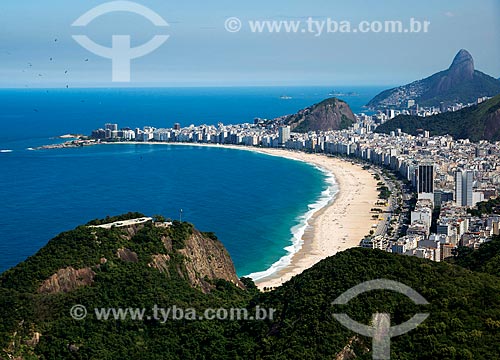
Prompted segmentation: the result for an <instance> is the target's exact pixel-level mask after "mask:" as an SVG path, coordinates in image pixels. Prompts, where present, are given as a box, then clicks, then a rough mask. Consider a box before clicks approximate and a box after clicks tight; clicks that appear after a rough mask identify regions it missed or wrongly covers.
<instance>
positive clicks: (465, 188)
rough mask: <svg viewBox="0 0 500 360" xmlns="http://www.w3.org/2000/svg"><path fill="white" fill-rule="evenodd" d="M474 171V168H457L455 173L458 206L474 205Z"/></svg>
mask: <svg viewBox="0 0 500 360" xmlns="http://www.w3.org/2000/svg"><path fill="white" fill-rule="evenodd" d="M473 182H474V173H473V171H472V170H461V169H459V170H457V172H456V173H455V202H456V203H457V205H458V206H474V199H473V193H472V184H473Z"/></svg>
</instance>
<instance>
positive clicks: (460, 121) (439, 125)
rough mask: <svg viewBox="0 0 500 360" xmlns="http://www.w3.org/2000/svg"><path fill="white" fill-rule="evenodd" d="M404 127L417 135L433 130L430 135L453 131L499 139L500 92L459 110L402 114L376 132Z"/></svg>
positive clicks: (476, 138) (475, 138)
mask: <svg viewBox="0 0 500 360" xmlns="http://www.w3.org/2000/svg"><path fill="white" fill-rule="evenodd" d="M397 129H401V130H402V131H403V132H405V133H408V134H412V135H417V134H418V133H419V132H421V131H423V130H426V131H430V133H431V135H446V134H449V135H452V136H453V137H454V138H456V139H470V140H471V141H479V140H489V141H498V140H500V95H497V96H495V97H494V98H492V99H490V100H488V101H485V102H484V103H482V104H479V105H475V106H471V107H468V108H465V109H462V110H459V111H456V112H446V113H441V114H438V115H434V116H429V117H421V116H404V115H400V116H397V117H396V118H394V119H392V120H389V121H387V122H386V123H385V124H382V125H380V126H379V127H378V128H377V130H376V131H377V132H381V133H387V134H388V133H390V132H391V131H396V130H397Z"/></svg>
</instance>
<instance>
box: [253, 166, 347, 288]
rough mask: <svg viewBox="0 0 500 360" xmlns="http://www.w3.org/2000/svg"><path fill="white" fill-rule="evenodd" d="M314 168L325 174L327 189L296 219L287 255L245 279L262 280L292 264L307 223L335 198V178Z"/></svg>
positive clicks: (336, 187) (299, 247)
mask: <svg viewBox="0 0 500 360" xmlns="http://www.w3.org/2000/svg"><path fill="white" fill-rule="evenodd" d="M315 167H316V168H317V169H319V170H320V171H322V172H323V173H325V174H326V183H327V184H328V187H327V189H326V190H324V191H323V192H322V193H321V197H320V198H319V199H318V200H317V201H316V202H315V203H314V204H309V205H308V209H309V211H307V212H306V213H305V214H303V215H301V216H300V217H299V218H298V219H297V220H299V223H298V224H297V225H295V226H294V227H292V229H291V233H292V244H291V245H290V246H287V247H285V250H286V251H287V254H286V255H285V256H283V257H282V258H281V259H279V260H278V261H276V262H275V263H274V264H272V265H271V266H270V267H269V268H268V269H267V270H265V271H261V272H255V273H251V274H249V275H246V277H249V278H251V279H252V280H254V281H256V280H260V279H264V278H266V277H269V276H271V275H273V274H275V273H276V272H278V271H279V270H281V269H283V268H285V267H287V266H289V265H290V264H291V262H292V257H293V255H294V254H296V253H297V252H298V251H300V249H302V245H303V244H304V240H303V239H302V238H303V236H304V234H305V232H306V229H307V228H308V226H309V225H310V224H309V221H310V220H311V218H312V217H313V215H314V214H315V213H316V212H317V211H319V210H321V209H322V208H324V207H325V206H327V205H328V204H330V202H332V201H334V199H335V196H336V195H337V193H338V186H337V181H336V180H335V176H334V175H333V174H332V173H331V172H329V171H327V170H325V169H323V168H320V167H317V166H315Z"/></svg>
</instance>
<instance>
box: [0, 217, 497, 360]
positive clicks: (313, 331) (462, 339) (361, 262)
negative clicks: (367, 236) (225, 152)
mask: <svg viewBox="0 0 500 360" xmlns="http://www.w3.org/2000/svg"><path fill="white" fill-rule="evenodd" d="M193 231H195V230H194V229H193V226H192V225H191V224H187V223H180V222H175V221H174V223H173V225H172V227H171V228H160V227H159V228H156V227H154V226H153V225H152V224H148V225H146V226H145V227H144V228H142V229H140V230H139V231H138V232H137V234H135V235H133V236H126V232H124V230H120V229H116V228H115V229H110V230H105V229H91V228H88V227H83V226H82V227H78V228H76V229H75V230H73V231H69V232H65V233H62V234H60V235H59V236H57V237H56V238H54V239H53V240H51V241H50V242H49V243H48V244H47V246H46V247H44V248H43V249H42V250H40V251H39V252H38V253H37V254H36V255H34V256H32V257H31V258H29V259H28V260H26V261H25V262H24V263H21V264H19V265H18V266H16V267H15V268H13V269H11V270H9V271H7V272H5V273H4V274H2V275H1V276H0V308H1V309H2V310H3V312H2V319H1V320H0V349H2V350H0V358H8V357H9V356H8V355H7V353H8V354H10V355H13V356H23V357H24V358H25V359H30V358H40V359H188V360H189V359H231V360H232V359H276V360H288V359H292V360H293V359H301V360H302V359H332V358H333V359H334V358H335V356H336V354H338V353H339V352H340V351H341V350H342V349H343V348H344V347H345V346H346V345H347V344H348V343H349V342H350V341H351V340H352V339H354V336H355V335H356V334H354V333H353V332H352V331H350V330H348V329H346V328H344V327H343V326H342V325H341V324H340V323H339V322H338V321H337V320H335V318H334V317H333V314H334V313H338V312H345V313H347V314H348V315H349V316H351V317H352V318H353V319H355V320H356V321H359V322H361V323H365V324H368V323H369V322H370V320H371V318H372V314H374V313H377V312H379V313H380V312H388V313H390V314H391V324H394V325H395V324H401V323H403V322H405V321H407V320H408V319H409V318H410V317H412V316H413V315H414V314H415V313H416V312H427V313H429V314H430V317H429V318H428V319H427V320H426V321H425V322H424V323H423V324H422V325H420V326H419V327H418V328H417V329H415V330H413V331H411V332H409V333H407V334H405V335H402V336H399V337H395V338H393V339H392V340H391V358H393V359H404V360H406V359H407V360H410V359H411V360H414V359H417V360H418V359H450V360H452V359H453V360H455V359H478V360H482V359H485V360H486V359H488V360H489V359H496V358H498V354H499V347H498V346H499V334H500V297H499V296H498V294H499V293H500V278H499V277H497V276H495V275H498V274H499V273H500V272H499V264H500V239H495V240H494V241H493V242H491V243H488V244H485V245H483V246H482V247H481V248H480V249H479V250H477V251H475V252H467V253H466V252H464V251H462V253H461V254H458V255H457V257H456V258H455V259H453V260H452V261H453V262H454V263H455V264H449V263H434V262H430V261H427V260H422V259H418V258H414V257H406V256H398V255H394V254H389V253H386V252H382V251H378V250H368V249H360V248H358V249H351V250H349V251H345V252H342V253H339V254H337V255H336V256H334V257H331V258H328V259H326V260H324V261H321V262H320V263H318V264H317V265H315V266H314V267H313V268H311V269H309V270H306V271H305V272H304V273H302V274H301V275H299V276H296V277H294V278H293V279H292V280H291V281H289V282H287V283H286V284H284V285H283V286H281V287H279V288H277V289H276V290H274V291H269V292H266V293H260V292H258V290H257V289H256V288H255V285H254V284H253V282H252V281H251V280H250V279H246V278H243V279H241V280H242V282H243V283H244V284H245V286H246V287H247V290H242V289H239V288H237V287H235V286H234V285H233V284H231V283H229V282H227V281H224V280H216V281H214V285H215V286H214V289H213V290H212V291H211V292H210V293H208V294H205V293H202V292H201V291H200V290H198V289H196V288H192V287H191V286H190V285H189V283H188V282H187V281H186V280H185V278H184V275H183V274H184V272H183V271H178V270H179V269H180V270H182V269H181V267H182V261H181V260H182V259H181V258H180V257H179V256H180V255H178V254H177V255H176V252H175V251H174V250H169V249H167V248H166V247H165V246H163V244H164V242H165V239H171V240H172V244H176V245H175V247H177V248H182V246H183V244H184V242H185V240H186V237H188V236H189V234H191V233H192V232H193ZM203 234H204V235H205V236H206V237H208V238H210V239H213V240H215V239H216V236H215V235H214V234H213V233H203ZM122 247H125V248H128V249H130V250H132V251H134V252H136V253H137V255H138V258H139V261H138V262H136V263H132V262H125V261H122V260H120V259H119V258H117V256H116V249H118V248H122ZM162 253H163V254H166V255H169V256H170V257H171V262H170V264H169V266H168V271H167V272H164V273H162V272H160V271H158V270H157V269H155V268H152V267H150V266H148V263H149V262H150V260H151V255H152V254H162ZM101 257H105V258H106V259H107V262H105V263H101V262H100V259H101ZM97 264H99V266H96V265H97ZM458 265H461V266H458ZM67 266H74V267H75V268H82V267H86V266H90V267H92V269H93V271H94V272H95V274H96V275H95V278H94V282H93V283H92V284H91V285H90V286H83V287H80V288H77V289H75V290H73V291H70V292H68V293H55V294H41V293H38V292H37V289H38V287H39V286H40V284H41V282H42V281H43V280H45V279H46V278H48V277H49V276H50V275H52V274H54V273H56V272H57V270H58V269H61V268H65V267H67ZM462 266H463V267H462ZM464 267H465V268H464ZM380 278H386V279H392V280H395V281H399V282H402V283H404V284H406V285H408V286H410V287H412V288H413V289H415V290H416V291H417V292H419V293H420V294H422V295H423V296H424V297H425V298H426V299H427V300H428V301H429V303H430V304H429V305H426V306H416V305H414V304H413V303H412V302H411V301H410V300H409V299H408V298H407V297H406V296H404V295H401V294H397V293H394V292H387V291H372V292H369V293H365V294H362V295H360V296H358V297H357V298H355V299H353V300H351V301H350V302H349V304H348V305H345V306H333V305H332V301H333V300H335V299H336V298H337V297H338V296H339V295H341V294H342V293H344V292H345V291H347V290H348V289H350V288H351V287H353V286H355V285H358V284H360V283H361V282H363V281H367V280H373V279H380ZM75 304H82V305H85V306H86V307H87V309H93V308H102V307H113V306H116V307H133V308H143V307H144V308H151V307H152V306H153V305H154V304H158V306H161V307H165V308H167V307H169V306H173V305H176V306H177V307H179V308H194V309H197V310H198V311H202V310H203V309H206V308H221V307H224V308H231V307H234V308H241V307H243V308H246V309H248V311H249V312H251V311H254V310H255V308H256V306H259V307H260V308H263V309H268V308H273V309H275V310H276V315H275V317H274V319H272V320H271V319H268V320H264V321H187V320H179V321H175V320H171V321H167V322H166V323H164V324H161V323H159V322H157V321H152V320H147V321H132V320H123V321H114V320H109V321H97V320H96V319H95V316H93V314H92V313H90V312H89V313H90V316H88V317H87V318H86V319H85V320H82V321H76V320H73V319H72V318H71V317H70V316H69V310H70V308H71V307H72V306H73V305H75ZM35 331H36V332H39V333H41V338H40V342H39V343H38V345H36V346H35V345H33V344H30V343H29V341H28V340H30V339H31V338H32V337H33V333H34V332H35ZM370 348H371V339H370V338H365V337H360V338H359V341H355V342H354V343H353V350H354V351H355V352H356V354H357V358H356V359H361V360H368V359H371V354H370V353H369V352H367V349H370Z"/></svg>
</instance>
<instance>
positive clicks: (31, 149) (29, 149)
mask: <svg viewBox="0 0 500 360" xmlns="http://www.w3.org/2000/svg"><path fill="white" fill-rule="evenodd" d="M26 150H28V151H34V150H35V149H33V148H27V149H26Z"/></svg>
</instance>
